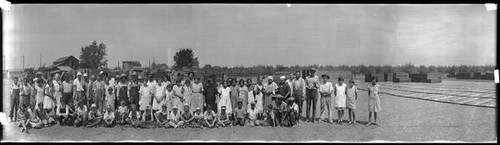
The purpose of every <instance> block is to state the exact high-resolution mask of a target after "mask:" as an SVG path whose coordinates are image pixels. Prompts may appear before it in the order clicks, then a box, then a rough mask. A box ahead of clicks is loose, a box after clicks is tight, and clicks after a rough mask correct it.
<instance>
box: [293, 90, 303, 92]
mask: <svg viewBox="0 0 500 145" xmlns="http://www.w3.org/2000/svg"><path fill="white" fill-rule="evenodd" d="M293 91H294V92H298V91H302V90H293Z"/></svg>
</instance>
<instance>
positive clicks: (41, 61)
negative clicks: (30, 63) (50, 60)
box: [39, 53, 42, 68]
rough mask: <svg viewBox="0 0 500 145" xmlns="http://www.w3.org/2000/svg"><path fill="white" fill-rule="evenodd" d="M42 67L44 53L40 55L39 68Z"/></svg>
mask: <svg viewBox="0 0 500 145" xmlns="http://www.w3.org/2000/svg"><path fill="white" fill-rule="evenodd" d="M40 67H42V53H40V66H39V68H40Z"/></svg>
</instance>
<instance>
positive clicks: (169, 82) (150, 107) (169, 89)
mask: <svg viewBox="0 0 500 145" xmlns="http://www.w3.org/2000/svg"><path fill="white" fill-rule="evenodd" d="M194 75H195V74H194V73H193V72H190V73H189V74H188V75H187V76H184V75H167V76H164V77H163V78H156V79H153V77H152V76H149V77H147V78H144V77H143V76H138V75H137V74H136V73H135V72H134V73H132V74H131V78H130V79H128V77H127V76H126V75H125V74H122V75H117V76H114V77H113V76H110V75H108V73H105V72H102V71H101V72H100V73H99V74H96V75H92V76H91V77H90V78H89V75H88V74H87V73H83V74H82V73H81V72H78V73H77V74H76V78H75V79H74V80H72V78H71V75H64V74H63V75H62V77H61V75H59V74H55V75H54V76H53V77H51V78H43V77H42V73H37V74H36V78H35V79H33V80H31V79H27V78H23V79H22V81H21V82H19V81H18V80H17V78H14V79H13V82H14V83H13V84H12V85H11V111H10V115H9V117H10V118H11V120H12V121H13V122H19V127H22V128H23V129H22V132H25V133H28V129H29V128H43V127H49V126H52V125H55V124H59V125H63V126H64V125H66V126H75V127H79V126H83V127H98V126H104V127H114V126H124V127H138V128H156V127H162V128H184V127H193V128H213V127H226V126H231V125H233V126H234V125H240V126H244V125H249V126H273V127H274V126H285V127H291V126H294V125H296V124H298V123H299V122H300V121H301V120H300V118H302V117H301V114H302V111H303V110H302V108H303V106H302V104H303V103H304V100H305V101H306V104H307V105H306V111H307V113H306V117H305V120H306V121H309V122H315V120H316V117H315V114H316V101H317V100H318V95H321V100H320V101H321V102H320V103H321V107H320V108H321V110H320V113H321V114H323V113H324V112H325V111H326V112H327V113H328V115H327V116H328V120H326V122H333V119H332V115H331V114H332V111H333V108H331V104H334V106H335V109H337V110H338V117H339V119H338V122H337V123H342V117H343V115H344V110H345V109H348V113H349V124H353V123H355V113H354V110H355V108H356V100H357V88H356V86H355V84H354V81H352V80H351V81H349V84H348V85H346V84H345V83H344V79H343V78H342V77H339V78H338V83H335V84H332V83H331V82H329V79H330V77H329V76H328V75H322V76H321V77H322V82H320V79H319V77H318V76H316V75H315V70H311V71H309V74H308V75H307V77H306V78H305V79H304V78H302V77H301V76H302V75H301V73H300V71H297V72H295V73H292V74H290V76H289V77H288V78H287V77H286V76H281V77H280V80H281V81H279V82H274V78H273V77H272V76H259V78H258V79H257V82H256V83H253V82H252V80H251V79H248V80H246V81H245V80H239V81H237V80H236V79H233V80H229V81H223V82H216V81H214V80H211V79H208V80H207V81H206V82H207V84H206V85H204V84H203V83H202V82H201V80H200V78H195V77H194ZM61 78H62V80H61ZM376 81H377V80H376V79H374V81H373V82H372V84H370V85H369V91H368V92H369V96H370V97H369V109H370V114H369V116H370V124H371V116H372V112H373V113H374V119H375V124H376V116H377V115H376V112H378V111H380V100H379V99H378V90H379V86H378V84H376ZM332 96H333V97H334V98H333V99H331V98H332ZM88 107H90V108H88ZM311 109H312V118H310V113H311ZM16 110H17V111H16ZM14 115H16V117H14ZM320 120H324V117H321V119H320Z"/></svg>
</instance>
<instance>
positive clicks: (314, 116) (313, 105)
mask: <svg viewBox="0 0 500 145" xmlns="http://www.w3.org/2000/svg"><path fill="white" fill-rule="evenodd" d="M311 99H312V101H311V102H312V122H313V123H314V121H315V120H316V103H317V102H318V92H316V90H313V91H312V93H311Z"/></svg>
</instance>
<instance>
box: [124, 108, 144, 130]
mask: <svg viewBox="0 0 500 145" xmlns="http://www.w3.org/2000/svg"><path fill="white" fill-rule="evenodd" d="M130 108H131V109H132V110H131V111H130V112H129V114H128V118H127V119H126V123H127V125H126V126H127V127H129V126H131V127H135V128H137V127H138V126H139V121H140V118H141V113H140V112H139V111H137V107H136V106H135V104H132V105H130Z"/></svg>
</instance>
